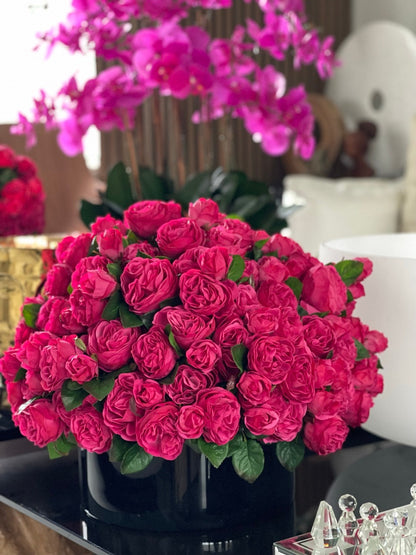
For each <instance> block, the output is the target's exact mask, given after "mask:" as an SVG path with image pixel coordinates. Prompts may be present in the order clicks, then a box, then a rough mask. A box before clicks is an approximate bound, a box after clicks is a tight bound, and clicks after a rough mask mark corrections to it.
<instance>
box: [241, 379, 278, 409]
mask: <svg viewBox="0 0 416 555" xmlns="http://www.w3.org/2000/svg"><path fill="white" fill-rule="evenodd" d="M237 389H238V391H239V394H240V395H239V399H240V402H241V404H242V405H243V406H246V405H252V406H260V405H265V404H266V403H267V402H268V400H269V399H270V394H271V391H272V382H271V381H270V380H269V379H268V378H266V377H265V376H262V375H261V374H258V373H257V372H243V374H242V375H241V378H240V379H239V381H238V383H237Z"/></svg>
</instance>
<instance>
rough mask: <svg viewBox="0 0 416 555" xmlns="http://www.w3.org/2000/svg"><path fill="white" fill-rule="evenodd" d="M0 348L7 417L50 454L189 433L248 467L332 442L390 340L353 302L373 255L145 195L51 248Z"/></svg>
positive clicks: (126, 453) (138, 450)
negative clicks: (328, 257)
mask: <svg viewBox="0 0 416 555" xmlns="http://www.w3.org/2000/svg"><path fill="white" fill-rule="evenodd" d="M56 259H57V262H56V264H55V265H54V266H53V267H52V268H51V269H50V270H49V272H48V274H47V276H46V279H45V282H44V285H43V289H42V291H41V293H40V294H39V295H38V296H37V297H35V298H29V299H26V300H25V303H24V305H23V309H22V314H23V318H22V320H21V322H20V324H19V325H18V328H17V330H16V337H15V344H14V346H12V347H10V348H9V349H8V350H7V351H6V353H5V354H4V357H3V358H2V360H1V361H0V369H1V372H2V374H3V376H4V378H5V381H6V386H7V391H8V396H9V401H10V404H11V407H12V413H13V418H14V421H15V423H16V425H17V426H19V428H20V430H21V432H22V434H23V435H24V436H26V437H27V438H28V439H29V440H31V441H33V442H34V443H35V444H36V445H38V446H40V447H43V446H45V445H47V446H48V449H49V453H50V455H51V456H52V457H57V456H60V455H63V454H66V453H67V452H68V451H69V450H70V449H71V448H72V447H74V446H75V445H79V446H81V447H82V448H85V449H87V450H88V451H91V452H95V453H104V452H107V451H109V452H110V457H111V459H112V460H113V461H119V462H120V463H121V471H122V472H124V473H128V472H133V471H137V470H141V469H143V468H145V467H146V466H147V465H148V464H149V462H150V461H151V459H152V457H161V458H163V459H166V460H174V459H176V458H177V457H178V456H179V455H180V453H181V451H182V450H183V448H184V445H185V444H190V445H191V446H192V447H193V448H194V449H197V450H199V451H200V452H202V453H203V454H204V455H205V456H206V457H207V458H208V459H209V460H210V461H211V463H212V464H213V465H214V466H215V467H218V466H219V465H221V463H222V462H223V461H224V460H225V459H226V458H227V457H231V458H232V464H233V466H234V469H235V471H236V472H237V473H238V474H239V475H240V476H241V477H242V478H244V479H246V480H248V481H254V480H255V479H256V478H257V477H258V476H259V475H260V474H261V472H262V470H263V466H264V452H263V447H264V445H265V444H275V445H276V452H277V456H278V457H279V460H280V461H281V462H282V464H284V465H285V466H286V467H287V468H291V469H293V468H294V467H295V466H296V464H297V463H299V462H300V461H301V459H302V456H303V451H304V446H305V445H306V447H308V448H309V449H311V450H313V451H315V452H317V453H319V454H327V453H330V452H333V451H335V450H337V449H339V448H340V447H341V446H342V444H343V442H344V440H345V439H346V437H347V434H348V432H349V427H354V426H358V425H360V424H361V423H362V422H364V421H365V420H366V419H367V417H368V413H369V409H370V407H371V405H372V403H373V401H372V399H373V397H374V396H375V395H377V394H378V393H380V392H381V391H382V387H383V380H382V377H381V375H380V374H379V368H380V365H379V359H378V357H377V355H376V353H377V352H380V351H382V350H383V349H385V348H386V344H387V341H386V339H385V337H384V336H383V335H382V334H381V333H380V332H378V331H372V330H369V328H368V326H366V325H365V324H364V323H362V322H361V321H360V320H359V319H358V318H356V317H354V316H353V310H354V306H355V299H356V298H358V297H360V296H362V295H363V294H364V290H363V286H362V283H361V281H362V280H363V278H364V277H366V276H367V275H368V274H369V273H370V271H371V263H370V261H369V260H366V259H362V260H344V261H342V262H339V263H338V264H336V265H332V264H330V265H324V264H322V263H321V262H319V261H318V260H317V259H316V258H314V257H313V256H311V255H310V254H307V253H305V252H303V250H302V249H301V247H300V246H299V245H298V244H296V243H295V242H294V241H293V240H291V239H289V238H287V237H284V236H282V235H280V234H276V235H273V236H268V235H267V234H266V233H265V232H264V231H254V230H253V229H252V228H251V227H250V226H249V225H248V224H246V223H245V222H243V221H240V220H237V219H231V218H229V217H227V216H225V215H224V214H222V213H220V212H219V210H218V206H217V205H216V204H215V202H213V201H212V200H206V199H199V200H198V201H196V202H195V203H192V204H190V205H189V210H188V213H187V215H186V216H182V212H181V207H180V205H179V204H176V203H175V202H173V201H169V202H162V201H142V202H138V203H136V204H134V205H132V206H130V208H128V209H127V210H126V212H125V215H124V221H118V220H115V219H114V218H112V217H111V216H108V215H107V216H105V217H101V218H98V219H97V221H96V222H95V223H94V224H93V225H92V227H91V233H84V234H81V235H79V236H77V237H66V238H64V239H63V240H62V241H61V243H60V244H59V245H58V247H57V249H56Z"/></svg>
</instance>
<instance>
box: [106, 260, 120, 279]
mask: <svg viewBox="0 0 416 555" xmlns="http://www.w3.org/2000/svg"><path fill="white" fill-rule="evenodd" d="M107 270H108V273H109V274H110V275H111V276H113V277H115V278H116V279H117V280H118V279H119V277H120V276H121V273H122V271H123V270H122V269H121V265H120V264H119V262H110V264H107Z"/></svg>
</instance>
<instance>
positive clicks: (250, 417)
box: [244, 405, 279, 436]
mask: <svg viewBox="0 0 416 555" xmlns="http://www.w3.org/2000/svg"><path fill="white" fill-rule="evenodd" d="M278 422H279V415H278V414H277V412H275V411H274V410H273V409H272V408H271V407H269V406H267V405H264V406H262V407H250V408H248V409H246V410H245V411H244V424H245V425H246V428H247V429H248V430H249V431H250V432H251V433H252V434H254V435H256V436H263V435H264V436H268V435H271V434H273V432H274V431H275V429H276V426H277V424H278Z"/></svg>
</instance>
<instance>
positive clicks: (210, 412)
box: [196, 387, 241, 445]
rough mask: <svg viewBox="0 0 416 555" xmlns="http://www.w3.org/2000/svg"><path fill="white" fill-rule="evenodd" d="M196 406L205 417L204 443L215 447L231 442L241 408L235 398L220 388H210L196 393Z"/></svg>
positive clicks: (237, 426)
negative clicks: (212, 444)
mask: <svg viewBox="0 0 416 555" xmlns="http://www.w3.org/2000/svg"><path fill="white" fill-rule="evenodd" d="M196 404H197V405H198V406H199V407H201V408H202V410H203V411H204V415H205V425H204V432H203V437H204V439H205V441H208V442H211V443H215V444H217V445H225V444H226V443H228V442H229V441H231V440H232V439H233V437H234V436H235V435H236V433H237V432H238V428H239V424H240V412H241V407H240V404H239V402H238V401H237V399H236V398H235V396H234V395H233V394H232V393H231V392H230V391H227V390H226V389H222V388H221V387H212V388H210V389H205V390H202V391H200V392H199V393H198V396H197V401H196Z"/></svg>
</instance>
